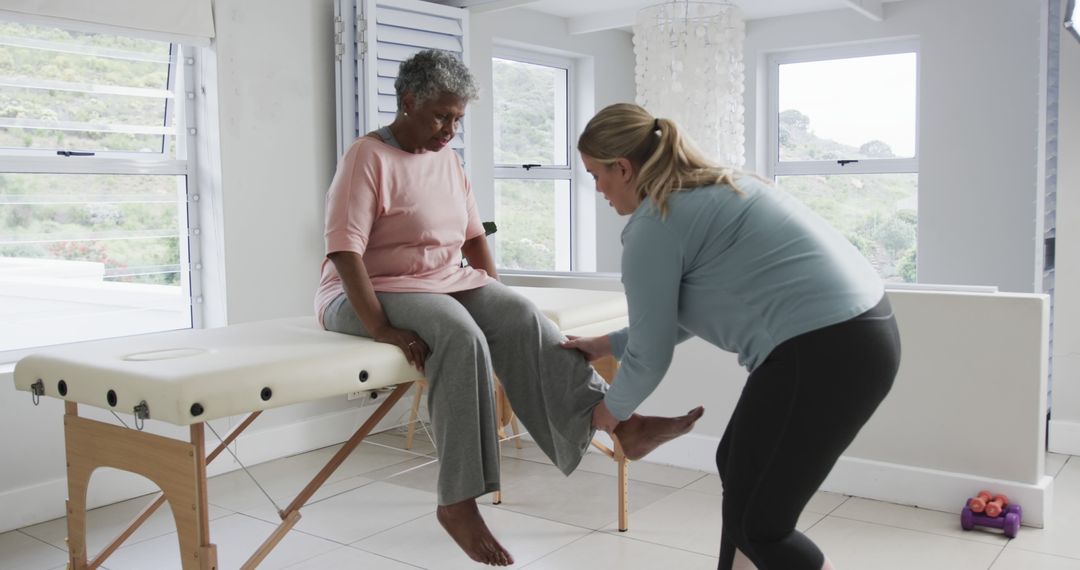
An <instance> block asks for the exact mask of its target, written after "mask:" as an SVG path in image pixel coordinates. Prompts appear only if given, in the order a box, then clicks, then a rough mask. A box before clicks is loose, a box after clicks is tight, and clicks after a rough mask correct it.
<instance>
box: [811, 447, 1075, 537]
mask: <svg viewBox="0 0 1080 570" xmlns="http://www.w3.org/2000/svg"><path fill="white" fill-rule="evenodd" d="M1053 488H1054V478H1053V477H1049V476H1043V477H1042V479H1040V480H1039V482H1038V483H1037V484H1029V483H1022V482H1018V481H1005V480H1001V479H991V478H989V477H980V476H978V475H972V474H969V473H952V472H948V471H937V470H935V469H925V468H922V467H912V466H910V465H899V464H896V463H886V462H883V461H872V460H868V459H859V458H855V457H841V458H840V461H838V462H837V463H836V466H835V467H834V468H833V470H832V473H830V474H829V477H828V478H827V479H825V483H823V484H822V485H821V490H822V491H830V492H833V493H843V494H845V495H853V496H856V497H863V498H867V499H876V500H878V501H886V502H889V503H896V504H900V505H911V506H914V507H920V508H924V509H931V510H935V511H942V512H946V513H959V512H960V511H961V510H962V509H963V507H964V501H965V500H966V499H967V498H968V497H971V496H974V495H975V494H976V493H978V492H979V491H980V490H983V489H986V490H989V491H991V492H993V493H1001V494H1004V495H1008V497H1009V500H1010V502H1013V503H1016V504H1018V505H1021V506H1023V508H1024V516H1023V519H1024V525H1025V526H1033V527H1038V528H1042V527H1043V525H1044V522H1045V521H1046V520H1048V519H1049V517H1050V505H1051V499H1052V498H1053Z"/></svg>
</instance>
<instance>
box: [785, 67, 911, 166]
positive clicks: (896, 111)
mask: <svg viewBox="0 0 1080 570" xmlns="http://www.w3.org/2000/svg"><path fill="white" fill-rule="evenodd" d="M915 101H916V58H915V54H914V53H903V54H893V55H879V56H871V57H860V58H851V59H834V60H827V61H813V62H807V63H790V64H783V65H781V66H780V97H779V102H780V110H781V111H786V110H788V109H796V110H798V111H799V112H801V113H802V114H804V115H806V116H808V117H809V118H810V130H811V131H813V132H814V133H815V134H816V135H817V136H818V137H820V138H825V139H831V140H835V141H838V142H841V143H844V144H847V145H851V146H854V147H859V146H862V144H863V143H865V142H867V141H871V140H875V139H876V140H881V141H884V142H885V143H887V144H888V145H889V146H890V147H892V150H893V154H895V155H896V156H897V157H911V156H914V152H915V108H916V105H915Z"/></svg>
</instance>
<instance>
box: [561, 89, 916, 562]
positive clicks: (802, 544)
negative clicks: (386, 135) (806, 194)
mask: <svg viewBox="0 0 1080 570" xmlns="http://www.w3.org/2000/svg"><path fill="white" fill-rule="evenodd" d="M578 150H579V151H580V152H581V155H582V160H583V161H584V162H585V166H586V168H587V169H588V171H589V172H590V173H591V174H592V175H593V177H594V178H595V179H596V189H597V191H598V192H600V193H602V194H603V195H604V197H605V198H607V199H608V201H609V202H610V204H611V206H612V207H613V208H614V209H615V211H616V212H618V213H619V214H620V215H624V216H626V215H629V216H630V220H629V221H628V222H627V224H626V227H625V228H624V229H623V232H622V241H623V256H622V280H623V285H624V286H625V289H626V296H627V300H628V303H629V309H630V326H629V327H627V328H626V329H623V330H620V331H617V332H614V333H611V334H609V335H607V336H602V337H592V338H576V339H571V340H570V341H569V342H565V343H563V346H564V347H566V348H576V349H578V350H581V351H582V352H584V353H585V354H586V356H587V357H588V358H590V359H595V358H599V357H601V356H605V355H608V354H614V355H615V356H617V357H619V358H620V359H621V361H622V366H621V368H620V370H619V373H618V375H617V376H616V378H615V381H614V382H613V383H612V388H611V390H609V391H608V392H607V394H606V395H605V396H604V399H603V401H602V402H601V403H600V404H599V405H597V406H596V407H595V408H594V410H593V425H594V426H596V427H597V428H599V429H604V430H608V431H610V430H613V429H615V428H616V426H618V425H619V422H621V421H623V420H626V419H628V418H630V417H631V414H632V413H633V412H634V410H635V409H636V408H637V407H638V405H639V404H641V402H642V401H643V400H644V399H645V397H646V396H648V395H649V394H650V393H651V392H652V391H653V390H654V389H655V388H656V387H657V385H658V384H659V382H660V380H661V378H663V377H664V374H665V372H667V369H668V366H669V365H670V363H671V358H672V353H673V350H674V348H675V345H676V344H677V343H679V342H681V341H683V340H685V339H687V338H689V337H691V336H698V337H700V338H702V339H704V340H705V341H708V342H709V343H711V344H713V345H715V346H717V347H718V348H721V349H724V350H728V351H731V352H735V353H738V355H739V362H740V363H741V364H742V365H744V366H745V367H746V368H747V369H748V370H749V371H750V376H749V378H748V380H747V382H746V386H745V388H744V389H743V392H742V395H741V397H740V398H739V402H738V404H737V405H736V407H735V410H734V413H733V415H732V417H731V420H730V422H729V424H728V426H727V429H726V431H725V432H724V436H723V438H722V439H721V441H720V445H719V448H718V449H717V452H716V466H717V468H718V469H719V473H720V477H721V479H722V480H723V485H724V499H723V532H722V536H721V543H720V568H721V569H729V568H750V567H752V566H750V565H749V564H751V563H752V564H753V565H755V566H756V567H757V568H759V569H761V570H774V569H783V570H819V569H822V568H826V569H827V568H831V565H830V564H829V563H828V561H827V559H826V558H825V556H824V554H822V552H821V551H820V550H819V549H818V548H817V547H816V546H815V545H814V543H813V542H811V541H810V540H809V539H808V538H807V537H806V536H804V535H803V534H801V533H799V532H798V531H796V530H795V523H796V521H797V520H798V517H799V513H800V512H801V511H802V509H803V507H804V506H805V505H806V503H807V501H808V500H809V499H810V497H811V496H812V495H813V494H814V492H815V491H816V490H817V488H818V487H819V486H820V484H821V482H822V481H823V480H824V479H825V476H826V475H828V473H829V471H830V469H831V468H832V466H833V464H834V463H835V462H836V460H837V458H838V457H839V456H840V454H841V452H843V451H844V449H845V448H846V447H847V446H848V445H849V444H850V443H851V441H852V439H854V437H855V435H856V434H857V433H858V431H859V429H860V428H862V426H863V424H865V423H866V421H867V420H868V419H869V418H870V416H871V414H872V413H873V412H874V410H875V409H876V408H877V406H878V404H879V403H880V402H881V401H882V399H884V397H885V395H886V394H887V393H888V392H889V389H890V387H891V386H892V383H893V378H894V377H895V375H896V370H897V367H898V366H899V361H900V341H899V336H898V334H897V329H896V322H895V320H894V318H893V316H892V309H891V308H890V306H889V302H888V300H887V299H886V298H885V297H884V290H883V286H882V282H881V279H880V278H879V277H878V275H877V274H876V272H875V271H874V269H873V268H872V267H871V266H870V264H869V263H868V262H867V261H866V259H864V258H863V256H862V255H860V254H859V252H858V250H856V249H855V248H854V247H853V246H852V245H851V244H850V243H848V241H847V240H846V239H845V238H844V237H843V236H842V235H840V234H839V233H838V232H837V231H836V230H834V229H833V228H831V227H830V226H829V225H828V224H827V223H826V222H825V221H824V220H822V219H821V218H819V217H818V216H816V215H815V214H814V213H813V212H811V211H810V210H808V209H807V208H806V207H804V206H803V205H802V204H800V203H799V202H797V201H796V200H794V199H793V198H791V197H790V196H789V195H787V194H785V193H784V192H783V191H782V190H780V189H779V188H775V187H772V186H770V185H769V184H767V183H764V182H763V181H761V180H760V179H758V178H756V177H754V176H749V175H744V174H741V173H738V172H734V171H732V170H730V169H726V168H722V167H719V166H717V165H714V164H713V163H711V162H710V161H708V160H707V159H705V158H704V157H703V156H701V155H700V154H699V153H698V152H697V151H696V150H695V149H694V147H693V145H692V144H690V143H689V142H688V141H687V140H686V138H685V136H684V135H682V134H681V133H680V132H679V128H678V126H677V125H676V124H675V123H673V122H672V121H670V120H667V119H658V118H654V117H652V116H651V115H650V114H649V113H648V112H646V111H645V110H644V109H642V108H641V107H639V106H637V105H631V104H617V105H612V106H610V107H607V108H605V109H603V110H602V111H600V113H598V114H597V115H596V116H595V117H594V118H593V119H592V120H591V121H589V124H588V125H587V126H586V128H585V131H584V133H582V135H581V138H580V139H579V140H578Z"/></svg>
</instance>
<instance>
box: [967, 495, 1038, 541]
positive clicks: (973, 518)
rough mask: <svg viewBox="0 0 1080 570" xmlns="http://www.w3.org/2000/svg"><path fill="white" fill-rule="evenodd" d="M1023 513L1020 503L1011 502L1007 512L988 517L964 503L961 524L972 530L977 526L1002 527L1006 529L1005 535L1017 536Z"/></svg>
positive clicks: (1006, 508) (1006, 509)
mask: <svg viewBox="0 0 1080 570" xmlns="http://www.w3.org/2000/svg"><path fill="white" fill-rule="evenodd" d="M969 502H970V501H969ZM1022 513H1023V511H1021V510H1020V505H1014V504H1010V505H1008V506H1006V507H1005V512H1003V513H1001V515H999V516H996V517H988V516H986V515H981V514H978V513H974V512H972V511H971V507H969V506H967V505H964V510H963V511H961V512H960V526H961V527H963V529H964V530H971V529H973V528H975V527H976V526H985V527H991V528H1000V529H1001V530H1003V531H1005V536H1007V537H1009V538H1016V535H1017V534H1019V532H1020V519H1021V518H1022V516H1023V515H1022Z"/></svg>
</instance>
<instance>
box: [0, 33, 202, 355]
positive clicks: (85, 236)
mask: <svg viewBox="0 0 1080 570" xmlns="http://www.w3.org/2000/svg"><path fill="white" fill-rule="evenodd" d="M182 49H183V48H182V47H181V46H180V45H178V44H171V43H168V42H163V41H153V40H145V39H135V38H129V37H123V36H116V35H109V34H102V33H85V32H76V31H68V30H64V29H59V28H50V27H41V26H32V25H24V24H18V23H11V22H2V21H0V353H2V354H3V356H0V361H9V360H12V359H15V358H18V357H19V356H21V353H24V352H25V351H26V349H29V348H33V347H39V346H44V345H52V344H59V343H66V342H74V341H82V340H89V339H95V338H105V337H113V336H122V335H130V334H137V333H145V332H154V331H161V330H169V329H180V328H189V327H191V326H193V324H198V320H199V318H200V315H199V314H198V313H197V312H193V310H192V303H191V302H190V300H191V299H192V297H193V295H192V289H193V287H194V289H195V295H194V296H195V297H196V298H197V296H198V294H199V292H198V287H199V286H198V280H192V274H191V266H192V262H197V261H198V259H199V255H198V251H197V248H194V247H191V246H189V227H191V228H196V229H193V231H192V233H193V234H196V235H197V234H198V229H197V225H196V224H195V223H194V219H193V216H194V215H195V212H196V209H195V208H192V207H189V206H190V205H191V203H190V202H189V197H190V200H198V195H197V194H196V193H195V192H194V189H193V188H192V187H191V186H192V183H193V181H194V176H191V177H190V178H189V173H190V171H189V166H191V165H193V164H194V160H193V157H192V156H191V152H190V146H191V142H192V141H193V140H194V135H195V131H194V129H190V130H189V128H188V124H187V122H186V118H185V112H186V109H187V106H188V105H187V100H188V99H190V98H193V97H194V94H191V95H189V96H177V94H183V93H186V91H185V89H184V85H185V84H188V85H190V84H192V81H191V74H192V73H193V71H192V67H193V65H192V64H193V63H194V60H193V59H187V58H185V57H184V56H183V55H181V54H182V53H183V52H182ZM184 63H187V64H188V65H185V64H184ZM177 133H183V134H184V136H177Z"/></svg>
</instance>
